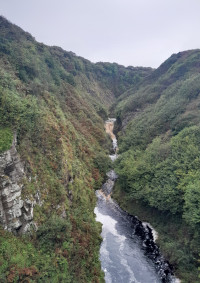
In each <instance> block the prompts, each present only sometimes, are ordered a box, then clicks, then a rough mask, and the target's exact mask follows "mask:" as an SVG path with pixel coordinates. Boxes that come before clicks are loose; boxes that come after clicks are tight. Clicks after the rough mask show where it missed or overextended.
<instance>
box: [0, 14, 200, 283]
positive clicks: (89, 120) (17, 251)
mask: <svg viewBox="0 0 200 283" xmlns="http://www.w3.org/2000/svg"><path fill="white" fill-rule="evenodd" d="M109 115H111V116H113V117H116V122H115V128H114V134H115V136H116V137H115V136H114V135H113V122H114V119H111V120H109V121H108V123H107V132H108V131H109V132H110V133H111V135H112V138H113V145H112V143H111V140H110V138H109V137H108V135H107V134H106V131H105V129H104V121H105V120H106V119H107V118H108V116H109ZM199 117H200V50H198V49H197V50H189V51H184V52H180V53H178V54H173V55H172V56H171V57H170V58H169V59H167V60H166V61H165V62H164V63H163V64H162V65H161V66H160V67H159V68H157V69H152V68H144V67H132V66H129V67H124V66H121V65H118V64H116V63H103V62H99V63H95V64H94V63H91V62H90V61H88V60H86V59H84V58H82V57H80V56H77V55H76V54H74V53H73V52H67V51H65V50H63V49H62V48H60V47H56V46H46V45H45V44H43V43H39V42H37V41H36V40H35V39H34V38H33V37H32V35H30V34H29V33H27V32H24V31H23V30H22V29H21V28H19V27H17V26H16V25H14V24H12V23H10V22H9V21H8V20H6V19H5V18H4V17H0V173H1V174H0V224H1V226H0V244H1V249H0V281H1V282H73V283H74V282H77V283H79V282H80V283H84V282H85V283H88V282H91V283H93V282H97V283H99V282H105V280H106V281H107V282H111V279H112V278H111V277H112V276H114V277H113V279H112V281H113V282H120V281H116V280H121V282H123V280H125V281H126V280H129V281H130V282H134V281H135V282H140V283H147V282H148V281H146V280H147V279H146V278H151V279H150V280H151V282H162V281H161V280H168V279H169V278H170V277H171V278H170V279H169V280H172V281H169V282H173V280H176V279H175V278H173V276H171V275H170V273H171V269H170V265H169V264H168V263H167V261H169V262H170V264H172V266H173V270H174V273H175V274H176V276H177V277H178V278H180V279H181V282H182V283H194V282H195V283H198V282H199V274H198V273H199V270H198V268H199V254H200V242H199V239H200V226H199V223H200V220H199V219H200V209H199V207H200V191H199V187H200V180H199V176H200V174H199V168H200V143H199V141H200V126H199V121H200V119H199ZM117 144H119V148H118V145H117ZM116 151H117V152H116ZM109 155H110V157H109ZM117 156H118V158H116V157H117ZM112 161H115V162H112ZM113 168H114V171H113ZM115 172H116V173H115ZM106 178H108V180H107V181H106ZM114 182H115V186H114V188H113V185H114ZM102 184H103V185H102ZM100 188H102V190H101V191H99V189H100ZM111 190H113V192H112V198H113V199H115V200H116V201H117V203H118V204H119V206H120V207H121V208H119V206H118V205H117V204H116V203H115V201H113V200H112V199H111V198H110V197H109V195H110V193H111ZM95 192H96V194H97V196H98V204H97V207H96V209H95V206H96V195H95ZM105 195H106V197H105ZM94 209H95V212H96V215H97V220H98V221H100V222H102V223H103V232H102V233H103V234H102V237H103V240H104V241H103V242H102V238H101V236H100V235H101V231H102V225H101V224H100V223H99V222H97V221H96V220H95V214H94ZM122 209H123V210H122ZM125 211H127V212H125ZM105 213H108V215H105ZM131 215H137V216H138V219H137V218H135V217H133V216H131ZM139 219H140V220H139ZM107 221H108V223H109V225H107V224H106V223H107ZM144 222H148V223H151V224H152V226H153V227H154V228H155V229H156V231H157V232H158V235H159V237H158V239H157V240H156V245H155V243H154V241H153V236H152V232H151V227H150V226H149V227H148V225H146V224H144ZM106 229H107V230H106ZM137 233H138V234H137ZM108 242H109V245H107V243H108ZM101 243H102V246H101ZM157 245H158V246H159V250H160V251H159V252H158V247H157ZM100 246H101V260H102V267H103V270H104V271H105V274H106V275H105V274H104V272H103V271H102V270H101V264H100V259H99V249H100ZM108 246H109V247H110V249H111V250H112V252H114V254H113V256H111V250H108V249H107V248H108ZM117 247H119V248H117ZM147 250H148V252H147ZM118 252H119V253H118ZM115 253H116V254H115ZM117 253H118V254H117ZM120 253H121V254H120ZM161 254H162V255H163V257H164V258H165V259H166V261H165V260H163V261H162V263H161V260H160V259H161V258H162V256H161ZM151 255H153V257H154V259H156V262H157V263H155V261H153V260H152V256H151ZM132 258H134V260H132ZM137 259H138V260H137ZM110 261H111V262H112V261H113V262H114V263H115V264H117V265H116V266H117V267H114V265H113V264H112V263H111V264H110ZM107 263H108V264H110V268H111V270H110V269H109V267H108V266H107V265H104V264H107ZM156 265H157V266H158V267H159V268H155V266H156ZM134 266H136V267H138V266H139V267H142V271H139V269H138V268H139V267H138V268H136V269H137V270H135V269H134ZM117 272H119V273H117ZM117 274H118V275H117ZM115 275H116V276H117V279H116V278H115ZM104 276H105V279H104ZM167 277H168V278H167ZM110 278H111V279H110ZM119 278H120V279H119ZM123 278H126V279H123ZM109 280H110V281H109ZM131 280H132V281H131ZM145 281H146V282H145ZM126 282H128V281H126ZM163 282H168V281H163ZM148 283H149V282H148Z"/></svg>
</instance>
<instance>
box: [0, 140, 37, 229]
mask: <svg viewBox="0 0 200 283" xmlns="http://www.w3.org/2000/svg"><path fill="white" fill-rule="evenodd" d="M16 143H17V138H16V134H15V135H14V139H13V143H12V147H11V149H9V150H7V151H6V152H4V153H2V154H1V155H0V224H1V225H2V226H3V227H4V229H7V230H9V231H13V232H15V233H17V232H21V233H23V232H27V231H28V230H30V227H31V224H32V220H33V202H32V201H30V200H28V199H25V200H23V199H22V190H23V179H24V178H26V176H25V173H24V164H23V162H22V161H21V160H20V156H19V154H18V153H17V150H16Z"/></svg>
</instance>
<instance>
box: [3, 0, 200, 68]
mask: <svg viewBox="0 0 200 283" xmlns="http://www.w3.org/2000/svg"><path fill="white" fill-rule="evenodd" d="M0 14H1V15H3V16H5V17H6V18H7V19H8V20H10V21H11V22H13V23H15V24H17V25H18V26H20V27H21V28H23V29H24V30H25V31H28V32H30V33H31V34H32V35H33V36H34V37H35V38H36V40H38V41H40V42H44V43H45V44H48V45H58V46H61V47H62V48H63V49H65V50H67V51H73V52H75V53H76V54H77V55H80V56H82V57H85V58H87V59H89V60H91V61H92V62H97V61H104V62H105V61H106V62H117V63H119V64H122V65H125V66H128V65H132V66H151V67H158V66H159V65H160V64H161V63H162V62H163V61H164V60H166V59H167V58H168V57H169V56H170V55H171V54H172V53H177V52H179V51H183V50H187V49H194V48H200V36H199V31H200V0H0Z"/></svg>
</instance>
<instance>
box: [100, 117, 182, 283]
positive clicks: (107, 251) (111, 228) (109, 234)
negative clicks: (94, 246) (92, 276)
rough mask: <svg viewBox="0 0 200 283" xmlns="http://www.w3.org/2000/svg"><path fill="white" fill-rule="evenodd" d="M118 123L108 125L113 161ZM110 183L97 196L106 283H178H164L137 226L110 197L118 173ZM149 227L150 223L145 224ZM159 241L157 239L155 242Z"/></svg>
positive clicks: (113, 174) (112, 176)
mask: <svg viewBox="0 0 200 283" xmlns="http://www.w3.org/2000/svg"><path fill="white" fill-rule="evenodd" d="M114 122H115V119H109V120H108V121H106V124H105V128H106V132H107V133H108V134H109V135H110V136H111V138H112V140H113V150H114V154H112V155H110V158H111V160H113V161H114V160H115V159H116V158H117V139H116V137H115V135H114V134H113V126H114ZM107 176H108V180H107V181H106V183H105V184H104V185H103V186H102V188H101V190H98V191H97V192H96V195H97V199H98V201H97V206H96V208H95V214H96V220H97V221H99V222H101V223H102V233H101V236H102V238H103V241H102V244H101V248H100V260H101V265H102V270H103V271H104V273H105V282H106V283H160V282H174V283H175V282H177V283H178V281H176V278H174V277H173V276H171V277H170V280H167V281H163V279H161V275H160V274H161V273H159V272H158V269H157V270H156V267H155V263H154V262H153V261H152V260H151V259H150V258H149V257H148V256H147V255H146V253H145V249H144V248H143V242H142V240H141V238H140V237H138V236H136V235H135V233H134V227H133V222H132V221H131V220H130V217H128V214H127V213H126V212H124V211H123V210H122V209H121V208H120V207H119V206H118V205H117V204H116V202H115V201H113V200H112V198H111V197H110V194H111V193H112V188H113V186H114V182H115V180H116V178H117V175H116V173H115V172H114V170H111V171H109V172H108V173H107ZM143 225H144V227H145V225H146V226H147V225H148V223H144V224H143ZM154 240H155V239H154Z"/></svg>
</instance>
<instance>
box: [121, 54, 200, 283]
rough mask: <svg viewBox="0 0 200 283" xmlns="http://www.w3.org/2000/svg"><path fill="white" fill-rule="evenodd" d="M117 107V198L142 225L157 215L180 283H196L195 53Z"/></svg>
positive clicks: (199, 93) (198, 138) (199, 61)
mask: <svg viewBox="0 0 200 283" xmlns="http://www.w3.org/2000/svg"><path fill="white" fill-rule="evenodd" d="M118 102H119V103H118V105H117V108H116V115H117V120H118V128H120V129H121V132H119V134H118V135H119V148H120V153H121V154H120V157H119V159H118V161H117V164H116V170H117V173H118V174H119V176H120V178H119V181H118V186H117V187H118V188H116V197H117V198H118V199H119V200H120V199H121V200H120V201H123V202H124V206H129V210H130V211H131V212H132V213H136V215H138V214H139V215H141V216H142V217H143V218H144V219H146V220H148V221H150V220H149V216H150V217H151V219H153V218H154V216H155V215H157V217H155V219H154V220H152V221H154V222H155V225H156V226H157V229H158V230H159V231H160V234H161V236H160V244H161V246H162V249H163V251H164V252H165V254H166V256H167V257H168V258H169V259H170V262H171V263H172V264H174V266H175V268H176V269H177V273H178V274H179V276H180V277H181V278H183V279H184V280H185V281H184V280H183V282H198V275H197V274H198V271H197V267H198V258H199V253H200V245H199V244H200V242H199V239H200V209H199V207H200V190H199V184H200V183H199V182H200V179H199V175H200V50H191V51H185V52H181V53H178V54H174V55H172V56H171V57H170V58H169V59H168V60H167V61H166V62H164V63H163V64H162V65H161V66H160V67H159V68H158V69H157V70H155V71H154V72H153V73H152V74H150V75H149V76H148V77H147V78H145V79H144V81H143V82H142V83H138V84H137V85H135V86H134V87H133V88H131V89H129V90H128V91H126V92H125V93H124V94H122V96H121V97H119V99H118ZM145 210H146V213H145V212H144V211H145ZM158 219H159V221H158ZM163 221H164V222H165V223H164V224H163V225H162V222H163Z"/></svg>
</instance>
